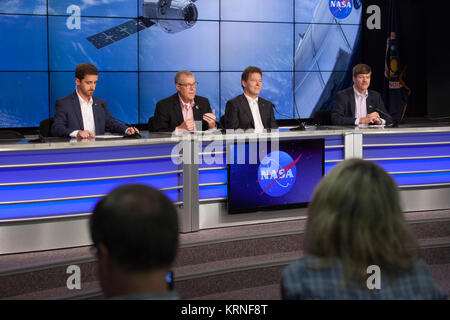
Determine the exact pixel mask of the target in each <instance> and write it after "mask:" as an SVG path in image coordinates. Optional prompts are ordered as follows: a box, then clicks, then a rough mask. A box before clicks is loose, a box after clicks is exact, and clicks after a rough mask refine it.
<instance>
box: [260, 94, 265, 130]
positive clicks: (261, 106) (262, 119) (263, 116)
mask: <svg viewBox="0 0 450 320" xmlns="http://www.w3.org/2000/svg"><path fill="white" fill-rule="evenodd" d="M258 109H259V116H260V117H261V122H262V124H263V126H264V128H266V124H265V123H264V119H266V118H267V117H265V114H264V113H265V111H266V108H265V107H264V102H263V101H261V99H260V98H258Z"/></svg>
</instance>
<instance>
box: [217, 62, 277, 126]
mask: <svg viewBox="0 0 450 320" xmlns="http://www.w3.org/2000/svg"><path fill="white" fill-rule="evenodd" d="M241 86H242V88H243V89H244V93H243V94H241V95H239V96H237V97H235V98H233V99H231V100H228V102H227V105H226V107H225V128H227V129H244V130H245V129H255V131H260V130H262V129H276V128H278V125H277V122H276V120H275V116H274V114H273V104H272V103H271V102H270V101H268V100H265V99H263V98H261V97H258V95H259V93H260V91H261V87H262V71H261V69H259V68H258V67H247V68H246V69H245V70H244V72H242V76H241Z"/></svg>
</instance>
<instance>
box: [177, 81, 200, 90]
mask: <svg viewBox="0 0 450 320" xmlns="http://www.w3.org/2000/svg"><path fill="white" fill-rule="evenodd" d="M178 84H179V85H180V86H182V87H185V88H189V89H194V88H196V87H198V82H194V83H178Z"/></svg>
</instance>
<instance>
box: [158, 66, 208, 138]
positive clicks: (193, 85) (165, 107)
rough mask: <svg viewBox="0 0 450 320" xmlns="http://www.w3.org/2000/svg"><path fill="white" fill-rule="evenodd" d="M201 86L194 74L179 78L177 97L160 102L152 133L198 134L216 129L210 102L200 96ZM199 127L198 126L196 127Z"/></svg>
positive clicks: (176, 78)
mask: <svg viewBox="0 0 450 320" xmlns="http://www.w3.org/2000/svg"><path fill="white" fill-rule="evenodd" d="M197 85H198V82H196V81H195V77H194V74H193V73H192V72H190V71H186V70H182V71H178V72H177V74H176V75H175V87H176V89H177V91H178V92H177V93H175V94H174V95H172V96H170V97H168V98H165V99H163V100H161V101H158V103H157V104H156V109H155V114H154V116H153V119H151V120H150V121H149V130H150V131H158V132H173V131H177V132H180V131H183V130H186V131H194V130H208V129H215V128H216V115H215V111H214V110H212V112H211V106H210V104H209V100H208V99H207V98H204V97H201V96H196V95H195V92H196V89H197ZM196 124H197V126H196Z"/></svg>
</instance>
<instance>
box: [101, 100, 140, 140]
mask: <svg viewBox="0 0 450 320" xmlns="http://www.w3.org/2000/svg"><path fill="white" fill-rule="evenodd" d="M102 107H103V109H104V110H105V113H106V114H107V115H109V116H110V117H111V118H113V119H114V120H116V121H117V122H120V123H122V124H124V125H126V126H127V127H133V126H132V125H131V124H129V123H126V122H125V121H123V120H120V119H118V118H116V117H114V116H113V115H112V114H111V113H110V112H109V110H108V109H107V108H105V106H104V104H103V103H102ZM123 138H124V139H141V138H142V136H141V135H140V134H139V133H138V132H135V133H133V134H125V135H124V136H123Z"/></svg>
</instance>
